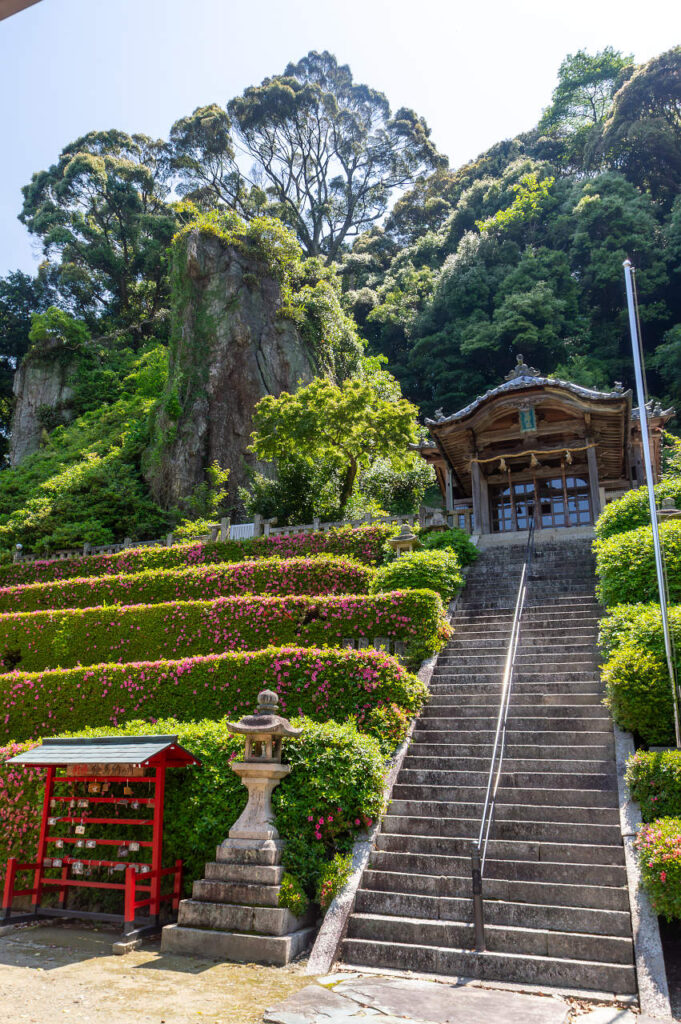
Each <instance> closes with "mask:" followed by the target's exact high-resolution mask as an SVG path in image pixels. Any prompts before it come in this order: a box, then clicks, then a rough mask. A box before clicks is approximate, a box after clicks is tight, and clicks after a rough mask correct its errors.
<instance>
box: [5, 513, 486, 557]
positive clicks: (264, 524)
mask: <svg viewBox="0 0 681 1024" xmlns="http://www.w3.org/2000/svg"><path fill="white" fill-rule="evenodd" d="M471 516H472V510H471V508H470V507H469V506H468V505H464V504H461V505H460V506H455V508H454V511H453V512H450V513H448V514H446V521H447V523H448V525H449V526H457V527H459V528H460V529H462V530H465V531H466V533H472V528H471ZM442 517H443V512H442V510H441V509H438V508H429V507H427V506H425V505H422V506H421V508H420V509H419V511H418V514H413V515H394V516H391V515H387V516H371V515H366V516H362V517H361V518H360V519H338V520H335V521H333V522H322V521H321V520H320V519H318V518H315V519H313V520H312V522H311V523H296V524H295V525H294V526H277V525H276V523H277V520H276V519H264V518H263V517H262V516H260V515H255V516H254V517H253V522H252V523H232V522H231V520H230V519H228V518H226V517H225V518H223V519H221V520H220V522H219V523H212V524H211V527H210V532H209V533H203V534H198V535H197V536H195V537H182V538H177V537H175V536H174V535H173V534H172V533H168V534H166V536H165V537H161V538H158V539H156V540H135V541H134V540H132V539H131V538H130V537H126V538H125V539H124V540H123V541H121V542H119V543H115V544H98V545H97V544H88V543H85V544H83V545H82V546H81V547H77V548H62V549H60V550H59V551H53V552H50V554H47V555H29V554H24V553H23V550H22V548H21V545H19V544H18V545H17V548H16V551H15V554H14V561H15V562H35V561H43V562H55V561H60V560H62V559H66V558H82V557H84V556H87V555H113V554H116V553H118V552H119V551H125V550H126V549H127V548H150V547H172V546H173V544H187V543H191V542H193V543H197V544H215V543H216V542H217V541H226V540H246V539H248V538H249V537H263V536H264V537H275V536H290V535H291V534H295V533H316V532H318V531H322V532H327V531H328V530H334V529H337V528H338V527H341V526H369V525H372V524H379V523H383V524H385V523H387V524H394V525H396V526H401V525H402V524H403V523H407V524H408V525H409V526H412V527H413V526H415V525H417V524H418V525H419V526H420V527H421V529H424V528H428V527H429V526H432V525H434V524H435V523H436V522H438V521H440V522H442Z"/></svg>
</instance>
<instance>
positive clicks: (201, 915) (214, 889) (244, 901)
mask: <svg viewBox="0 0 681 1024" xmlns="http://www.w3.org/2000/svg"><path fill="white" fill-rule="evenodd" d="M283 845H284V844H283V842H282V841H281V840H264V841H263V840H260V841H258V840H255V841H253V840H250V841H249V840H239V839H227V840H226V841H225V842H224V843H222V844H221V845H220V846H218V849H217V855H216V860H215V861H214V862H212V863H209V864H206V877H205V878H201V879H199V880H198V881H196V882H194V885H193V888H192V898H191V899H186V900H182V901H181V902H180V908H179V913H178V918H177V924H170V925H166V927H165V928H164V929H163V937H162V943H161V948H162V950H163V951H164V952H165V953H183V954H187V955H191V956H202V957H207V958H211V959H218V960H235V961H238V962H242V963H261V964H275V965H284V964H287V963H289V961H290V960H292V959H293V958H294V957H296V956H298V954H299V953H301V952H302V951H303V950H304V949H306V947H307V946H308V945H309V944H310V943H311V942H312V939H313V937H314V934H315V928H314V927H313V925H314V913H313V912H311V911H308V913H307V914H305V915H303V916H302V917H296V916H295V914H292V913H291V911H290V910H287V909H286V908H285V907H280V906H279V891H280V889H281V879H282V876H283V874H284V869H283V867H282V866H281V851H282V848H283Z"/></svg>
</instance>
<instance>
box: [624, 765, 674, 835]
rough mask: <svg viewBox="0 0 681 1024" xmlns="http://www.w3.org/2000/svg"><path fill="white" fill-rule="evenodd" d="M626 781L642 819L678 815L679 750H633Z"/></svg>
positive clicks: (651, 819)
mask: <svg viewBox="0 0 681 1024" xmlns="http://www.w3.org/2000/svg"><path fill="white" fill-rule="evenodd" d="M626 780H627V784H628V786H629V789H630V791H631V795H632V797H633V798H634V800H636V801H637V802H638V803H639V804H640V806H641V815H642V817H643V820H644V821H653V820H654V819H655V818H658V817H663V818H666V817H671V818H681V750H637V751H636V753H635V754H632V755H631V757H630V758H629V760H628V761H627V771H626Z"/></svg>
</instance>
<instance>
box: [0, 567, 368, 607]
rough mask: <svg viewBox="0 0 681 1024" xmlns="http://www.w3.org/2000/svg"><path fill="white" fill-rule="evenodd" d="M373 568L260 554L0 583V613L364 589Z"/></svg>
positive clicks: (354, 591)
mask: <svg viewBox="0 0 681 1024" xmlns="http://www.w3.org/2000/svg"><path fill="white" fill-rule="evenodd" d="M373 572H374V571H373V570H372V569H370V568H369V567H368V566H366V565H362V564H361V563H359V562H355V561H353V560H352V559H350V558H342V557H339V556H336V555H315V556H314V557H310V558H289V559H283V560H282V559H280V558H260V559H252V560H250V561H247V562H236V563H229V562H224V563H216V564H213V565H196V566H190V567H188V568H181V569H147V570H146V571H145V572H139V573H122V574H121V575H119V576H91V577H89V578H88V577H85V578H84V579H67V580H55V581H54V582H51V583H29V584H25V585H23V586H19V587H3V588H0V613H1V612H19V611H28V612H30V611H37V610H39V609H49V608H53V609H56V608H93V607H95V606H97V605H104V604H107V605H108V604H125V605H131V604H157V603H160V602H167V601H175V600H183V601H191V600H203V601H206V600H212V599H214V598H217V597H227V596H237V595H239V594H270V595H272V596H286V595H289V594H366V593H367V592H368V590H369V585H370V582H371V580H372V578H373Z"/></svg>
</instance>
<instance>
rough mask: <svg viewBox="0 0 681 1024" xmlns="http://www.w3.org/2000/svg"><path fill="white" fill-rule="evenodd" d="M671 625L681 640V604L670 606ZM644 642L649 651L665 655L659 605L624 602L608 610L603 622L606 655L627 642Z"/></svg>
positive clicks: (601, 625) (678, 639)
mask: <svg viewBox="0 0 681 1024" xmlns="http://www.w3.org/2000/svg"><path fill="white" fill-rule="evenodd" d="M669 625H670V629H671V631H672V633H673V635H674V639H675V642H676V643H677V644H678V643H680V642H681V605H679V606H674V605H673V606H671V607H670V608H669ZM631 643H640V644H641V645H642V646H643V647H645V649H646V650H650V651H653V652H655V653H659V654H662V655H664V637H663V635H662V617H661V615H660V606H659V604H620V605H616V606H615V607H614V608H609V609H608V614H607V615H605V616H604V617H603V618H602V619H601V621H600V625H599V644H600V646H601V649H602V650H603V652H604V653H605V654H606V655H610V654H612V653H614V652H615V651H616V650H617V648H618V647H621V646H622V645H623V644H631Z"/></svg>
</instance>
